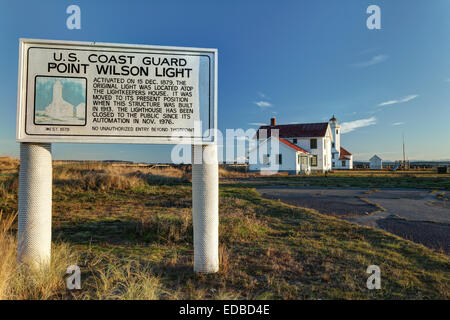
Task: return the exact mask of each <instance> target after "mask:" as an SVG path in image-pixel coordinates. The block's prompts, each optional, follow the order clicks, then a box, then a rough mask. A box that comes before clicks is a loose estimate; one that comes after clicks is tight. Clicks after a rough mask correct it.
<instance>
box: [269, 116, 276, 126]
mask: <svg viewBox="0 0 450 320" xmlns="http://www.w3.org/2000/svg"><path fill="white" fill-rule="evenodd" d="M276 125H277V119H276V118H270V126H271V127H275V126H276Z"/></svg>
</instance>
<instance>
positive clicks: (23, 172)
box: [17, 142, 52, 266]
mask: <svg viewBox="0 0 450 320" xmlns="http://www.w3.org/2000/svg"><path fill="white" fill-rule="evenodd" d="M51 241H52V150H51V144H49V143H42V144H39V143H27V142H24V143H21V144H20V172H19V225H18V233H17V244H18V248H17V253H18V255H17V260H18V261H19V262H25V263H28V264H30V265H33V266H39V265H46V264H48V263H49V261H50V250H51Z"/></svg>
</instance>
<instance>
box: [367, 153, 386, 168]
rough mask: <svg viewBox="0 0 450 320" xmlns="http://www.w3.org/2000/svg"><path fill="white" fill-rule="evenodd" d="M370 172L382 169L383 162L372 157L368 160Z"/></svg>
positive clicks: (377, 157)
mask: <svg viewBox="0 0 450 320" xmlns="http://www.w3.org/2000/svg"><path fill="white" fill-rule="evenodd" d="M369 161H370V170H381V169H383V160H382V159H381V158H380V157H379V156H377V155H374V156H373V157H372V158H370V160H369Z"/></svg>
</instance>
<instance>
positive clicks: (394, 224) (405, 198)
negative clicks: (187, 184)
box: [257, 187, 450, 254]
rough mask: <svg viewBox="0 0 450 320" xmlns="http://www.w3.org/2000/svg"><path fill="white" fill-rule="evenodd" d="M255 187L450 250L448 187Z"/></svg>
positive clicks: (275, 196)
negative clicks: (436, 189)
mask: <svg viewBox="0 0 450 320" xmlns="http://www.w3.org/2000/svg"><path fill="white" fill-rule="evenodd" d="M257 191H258V192H260V193H261V194H262V195H263V196H264V197H266V198H270V199H279V200H280V201H283V202H286V203H289V204H292V205H295V206H299V207H306V208H311V209H316V210H318V211H319V212H321V213H324V214H328V215H333V216H337V217H339V218H342V219H345V220H348V221H351V222H355V223H358V224H361V225H366V226H371V227H376V228H381V229H384V230H386V231H389V232H391V233H394V234H397V235H399V236H401V237H403V238H406V239H409V240H412V241H416V242H419V243H422V244H424V245H426V246H429V247H432V248H434V249H437V250H442V251H444V252H446V253H447V254H450V192H448V191H447V192H446V191H439V192H431V191H429V190H416V189H372V190H371V189H361V188H348V189H342V188H340V189H327V188H321V187H260V188H257ZM445 199H448V200H445Z"/></svg>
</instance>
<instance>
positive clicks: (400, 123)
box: [392, 122, 405, 126]
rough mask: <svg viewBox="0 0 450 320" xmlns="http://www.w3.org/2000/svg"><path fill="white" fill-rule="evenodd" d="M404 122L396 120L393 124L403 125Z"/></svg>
mask: <svg viewBox="0 0 450 320" xmlns="http://www.w3.org/2000/svg"><path fill="white" fill-rule="evenodd" d="M403 124H405V123H404V122H394V123H393V124H392V125H393V126H401V125H403Z"/></svg>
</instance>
